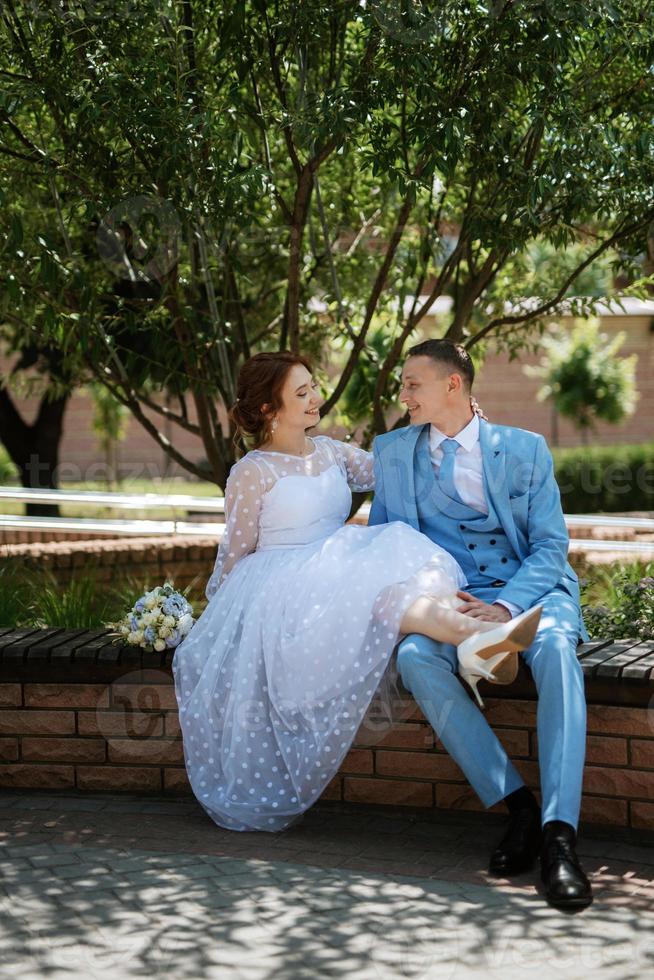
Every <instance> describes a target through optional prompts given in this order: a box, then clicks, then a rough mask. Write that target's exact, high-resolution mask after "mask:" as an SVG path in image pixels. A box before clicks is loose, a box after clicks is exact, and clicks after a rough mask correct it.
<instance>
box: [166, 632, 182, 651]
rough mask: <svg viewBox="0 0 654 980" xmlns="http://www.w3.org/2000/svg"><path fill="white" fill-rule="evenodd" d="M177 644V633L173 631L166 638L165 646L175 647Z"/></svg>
mask: <svg viewBox="0 0 654 980" xmlns="http://www.w3.org/2000/svg"><path fill="white" fill-rule="evenodd" d="M178 643H179V633H178V632H177V630H173V631H172V633H171V634H170V636H167V637H166V646H167V647H176V646H177V644H178Z"/></svg>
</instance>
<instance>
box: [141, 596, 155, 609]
mask: <svg viewBox="0 0 654 980" xmlns="http://www.w3.org/2000/svg"><path fill="white" fill-rule="evenodd" d="M144 605H145V608H146V609H154V607H155V606H156V605H157V597H156V596H154V595H149V596H148V597H147V599H146V600H145V603H144Z"/></svg>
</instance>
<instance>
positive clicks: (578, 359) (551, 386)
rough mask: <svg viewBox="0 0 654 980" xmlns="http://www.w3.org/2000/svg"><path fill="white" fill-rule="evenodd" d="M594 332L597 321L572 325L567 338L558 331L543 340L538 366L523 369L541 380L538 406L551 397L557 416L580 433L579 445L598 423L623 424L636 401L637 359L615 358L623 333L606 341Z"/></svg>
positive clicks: (597, 332) (602, 336) (597, 325)
mask: <svg viewBox="0 0 654 980" xmlns="http://www.w3.org/2000/svg"><path fill="white" fill-rule="evenodd" d="M599 328H600V323H599V320H597V319H591V320H576V321H575V325H574V328H573V330H572V331H571V332H570V333H569V334H566V333H564V332H562V331H561V330H558V331H556V332H554V333H552V334H550V335H547V336H545V337H544V338H543V340H542V342H541V346H542V347H543V348H544V350H545V358H544V359H543V361H542V363H541V365H540V367H535V368H534V367H526V368H525V371H526V372H527V373H528V374H531V375H532V376H535V377H541V378H544V379H545V384H544V385H543V387H542V388H541V389H540V391H539V392H538V399H539V401H544V400H545V399H546V398H551V399H552V402H553V405H554V408H555V409H556V411H557V412H559V413H560V414H561V415H563V416H564V417H565V418H568V419H570V421H571V422H572V423H573V425H574V426H575V428H577V429H579V431H580V432H581V434H582V438H583V441H584V444H586V443H587V442H588V433H589V432H590V431H591V430H592V429H593V428H594V426H595V423H596V422H597V421H602V422H609V423H611V424H613V425H615V424H617V423H619V422H622V421H623V420H624V419H625V418H626V417H627V416H629V415H632V414H633V412H634V409H635V407H636V401H637V398H638V394H637V391H636V361H637V360H638V356H637V355H636V354H632V355H631V356H630V357H618V356H617V354H618V351H619V350H620V348H621V347H622V345H623V344H624V341H625V337H626V334H625V333H624V332H621V333H619V334H616V336H615V337H614V338H613V339H612V340H611V339H609V337H608V335H607V334H604V333H600V330H599Z"/></svg>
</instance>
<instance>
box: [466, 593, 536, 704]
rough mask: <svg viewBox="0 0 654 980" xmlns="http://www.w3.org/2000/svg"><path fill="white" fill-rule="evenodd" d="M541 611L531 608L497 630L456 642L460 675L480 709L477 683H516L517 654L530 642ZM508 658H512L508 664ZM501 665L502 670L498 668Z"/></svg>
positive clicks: (529, 644)
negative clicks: (472, 692)
mask: <svg viewBox="0 0 654 980" xmlns="http://www.w3.org/2000/svg"><path fill="white" fill-rule="evenodd" d="M542 611H543V607H542V606H534V607H533V609H527V610H526V612H523V613H520V615H519V616H516V617H515V619H510V620H509V621H508V623H501V624H500V625H499V626H498V627H497V628H496V629H492V630H488V631H486V632H477V633H473V634H472V636H469V637H468V638H467V639H465V640H463V641H462V642H461V643H459V645H458V647H457V648H456V653H457V657H458V660H459V674H460V675H461V677H462V678H463V679H464V681H466V683H467V684H469V685H470V687H471V688H472V690H473V691H474V694H475V697H476V698H477V702H478V703H479V707H480V708H483V707H484V702H483V701H482V699H481V695H480V694H479V691H478V690H477V684H478V683H479V681H480V680H481V679H482V678H484V679H485V680H487V681H490V682H491V683H492V684H510V683H511V681H513V680H515V677H516V674H517V673H518V657H517V654H518V653H519V652H520V650H526V649H527V647H529V646H531V644H532V643H533V641H534V637H535V636H536V630H537V629H538V623H539V621H540V615H541V612H542ZM508 658H511V662H510V663H507V660H508ZM502 665H504V669H503V670H501V669H500V668H501V667H502Z"/></svg>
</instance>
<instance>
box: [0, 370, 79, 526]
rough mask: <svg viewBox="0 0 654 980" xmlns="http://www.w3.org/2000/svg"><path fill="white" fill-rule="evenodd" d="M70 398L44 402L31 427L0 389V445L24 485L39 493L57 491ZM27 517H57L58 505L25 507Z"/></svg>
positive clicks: (45, 400)
mask: <svg viewBox="0 0 654 980" xmlns="http://www.w3.org/2000/svg"><path fill="white" fill-rule="evenodd" d="M69 398H70V395H63V396H62V397H61V398H56V399H54V401H52V400H47V399H46V398H42V399H41V404H40V405H39V411H38V414H37V416H36V419H35V421H34V422H33V423H32V425H28V424H27V422H25V421H24V419H22V418H21V416H20V414H19V412H18V410H17V409H16V406H15V405H14V403H13V401H12V400H11V398H10V396H9V394H8V392H7V391H6V390H5V389H0V441H2V443H3V444H4V446H5V448H6V450H7V452H8V453H9V457H10V459H11V461H12V462H13V463H14V465H15V466H16V468H17V469H18V475H19V478H20V482H21V485H22V486H23V487H25V488H32V489H38V490H56V489H58V475H57V466H58V463H59V445H60V443H61V437H62V433H63V422H64V413H65V411H66V406H67V404H68V400H69ZM25 514H26V515H27V516H28V517H58V516H59V506H58V504H29V503H28V504H26V505H25Z"/></svg>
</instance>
